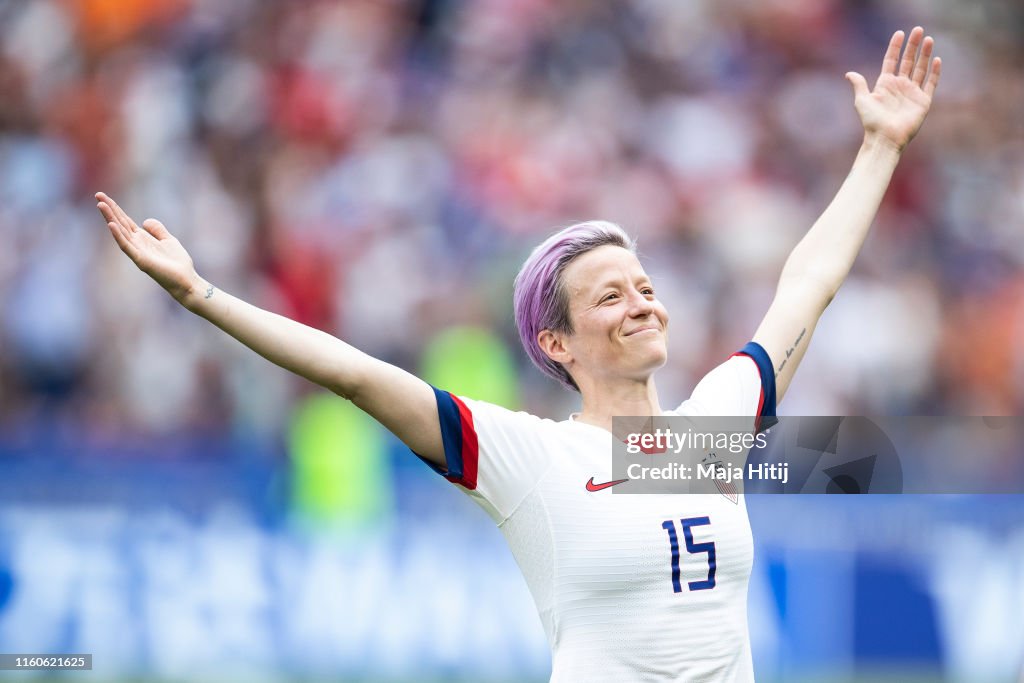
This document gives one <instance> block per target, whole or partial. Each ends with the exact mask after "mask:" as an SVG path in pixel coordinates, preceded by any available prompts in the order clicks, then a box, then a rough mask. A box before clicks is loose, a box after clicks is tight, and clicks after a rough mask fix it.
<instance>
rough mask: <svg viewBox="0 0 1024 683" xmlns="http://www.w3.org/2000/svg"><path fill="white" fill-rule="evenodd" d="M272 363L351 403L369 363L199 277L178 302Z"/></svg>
mask: <svg viewBox="0 0 1024 683" xmlns="http://www.w3.org/2000/svg"><path fill="white" fill-rule="evenodd" d="M179 301H180V303H181V304H182V305H183V306H184V307H185V308H187V309H188V310H190V311H192V312H193V313H195V314H196V315H198V316H200V317H202V318H205V319H206V320H208V321H210V322H211V323H213V324H214V325H216V326H217V327H219V328H220V329H222V330H224V331H225V332H227V333H228V334H229V335H231V336H232V337H234V338H235V339H237V340H238V341H240V342H242V343H243V344H245V345H246V346H248V347H249V348H250V349H252V350H253V351H255V352H256V353H258V354H260V355H261V356H263V357H264V358H266V359H267V360H269V361H270V362H272V363H274V364H276V365H279V366H281V367H282V368H284V369H286V370H289V371H291V372H294V373H296V374H298V375H301V376H302V377H305V378H306V379H308V380H310V381H311V382H315V383H316V384H319V385H320V386H323V387H326V388H327V389H330V390H331V391H334V392H335V393H338V394H340V395H342V396H345V397H346V398H350V397H351V396H352V395H353V393H354V392H355V391H356V390H357V388H358V386H359V381H360V379H359V378H360V377H361V367H362V366H363V365H365V364H366V362H367V360H368V357H366V356H365V354H363V353H362V352H361V351H359V350H358V349H356V348H354V347H352V346H350V345H348V344H346V343H345V342H343V341H341V340H340V339H338V338H336V337H333V336H331V335H329V334H327V333H326V332H322V331H321V330H317V329H315V328H312V327H309V326H307V325H303V324H302V323H299V322H296V321H294V320H290V319H289V318H286V317H284V316H281V315H277V314H276V313H271V312H270V311H265V310H263V309H261V308H258V307H256V306H253V305H252V304H250V303H247V302H245V301H243V300H241V299H239V298H238V297H235V296H232V295H230V294H228V293H227V292H224V291H222V290H220V289H217V288H216V287H214V286H213V285H211V284H210V283H209V282H207V281H205V280H203V279H202V278H200V277H198V276H197V277H196V279H195V281H194V284H193V286H192V287H191V288H190V289H189V291H188V292H187V293H186V294H185V295H184V296H183V297H181V298H180V299H179Z"/></svg>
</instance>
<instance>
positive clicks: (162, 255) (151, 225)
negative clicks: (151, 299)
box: [96, 192, 196, 301]
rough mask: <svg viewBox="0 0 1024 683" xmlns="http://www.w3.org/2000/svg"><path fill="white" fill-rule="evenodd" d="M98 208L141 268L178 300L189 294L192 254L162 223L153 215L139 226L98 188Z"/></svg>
mask: <svg viewBox="0 0 1024 683" xmlns="http://www.w3.org/2000/svg"><path fill="white" fill-rule="evenodd" d="M96 200H97V201H98V202H99V203H98V204H97V205H96V208H98V209H99V210H100V213H101V214H103V218H105V219H106V221H107V227H108V228H109V229H110V234H111V235H113V237H114V240H115V241H116V242H117V246H119V247H121V251H123V252H124V253H125V254H127V255H128V258H130V259H131V260H132V261H134V262H135V265H136V266H138V267H139V270H141V271H142V272H144V273H145V274H146V275H149V276H150V277H151V278H153V279H154V280H156V281H157V283H158V284H159V285H160V286H161V287H163V288H164V289H166V290H167V291H168V292H170V294H171V296H173V297H174V298H175V299H177V300H178V301H182V300H183V299H184V298H185V296H187V295H188V293H189V290H190V288H191V287H192V284H193V283H194V282H195V280H196V272H195V267H194V266H193V264H192V257H191V256H189V255H188V252H187V251H185V247H183V246H181V242H179V241H178V240H177V239H175V237H174V236H173V235H171V233H169V232H168V231H167V228H165V227H164V225H163V223H161V222H160V221H158V220H155V219H153V218H150V219H149V220H147V221H144V222H143V223H142V227H141V228H140V227H139V226H138V225H136V223H135V221H133V220H132V219H131V218H130V217H129V216H128V214H126V213H125V212H124V210H123V209H121V207H120V206H118V205H117V202H115V201H114V200H113V199H111V198H110V197H108V196H107V195H105V194H103V193H102V192H98V193H97V194H96Z"/></svg>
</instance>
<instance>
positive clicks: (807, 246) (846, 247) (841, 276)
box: [779, 137, 900, 305]
mask: <svg viewBox="0 0 1024 683" xmlns="http://www.w3.org/2000/svg"><path fill="white" fill-rule="evenodd" d="M899 160H900V150H898V149H897V148H895V147H894V146H892V145H891V144H888V143H885V142H884V141H880V140H877V139H872V138H870V137H866V138H865V139H864V142H863V144H862V145H861V148H860V151H859V152H858V153H857V158H856V160H854V162H853V168H852V169H851V170H850V174H849V175H848V176H847V177H846V180H845V181H843V184H842V186H841V187H840V188H839V191H838V192H837V193H836V196H835V198H834V199H833V200H832V202H831V203H830V204H829V205H828V208H827V209H825V212H824V213H822V214H821V216H820V217H819V218H818V220H817V221H815V223H814V225H813V226H812V227H811V229H810V230H809V231H808V232H807V234H806V235H805V236H804V238H803V239H802V240H800V242H799V244H797V246H796V248H794V249H793V252H792V253H791V254H790V256H789V258H788V259H787V260H786V265H785V267H784V268H783V269H782V276H781V277H780V279H779V287H780V288H782V287H784V286H786V285H788V284H797V283H799V284H800V285H801V286H807V285H810V286H813V287H814V288H815V289H816V290H820V291H821V293H822V296H823V297H824V298H825V299H826V301H825V302H824V305H827V304H828V302H829V301H831V299H832V297H833V296H835V294H836V292H837V291H838V290H839V287H840V286H841V285H842V284H843V281H844V280H846V276H847V275H848V274H849V272H850V268H852V267H853V262H854V260H855V259H856V258H857V254H858V253H859V252H860V249H861V246H862V245H863V244H864V239H865V238H866V237H867V234H868V229H869V228H870V227H871V223H872V222H873V221H874V219H875V214H876V213H877V212H878V207H879V205H880V204H881V203H882V197H883V196H885V191H886V189H887V188H888V187H889V181H890V180H891V179H892V174H893V171H895V169H896V165H897V164H898V163H899Z"/></svg>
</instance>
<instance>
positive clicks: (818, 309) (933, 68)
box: [754, 27, 942, 401]
mask: <svg viewBox="0 0 1024 683" xmlns="http://www.w3.org/2000/svg"><path fill="white" fill-rule="evenodd" d="M903 39H904V35H903V31H897V32H896V33H895V34H893V37H892V39H891V40H890V41H889V48H888V50H887V51H886V53H885V59H884V60H883V62H882V71H881V73H880V74H879V76H878V80H877V81H876V82H875V87H874V89H873V90H869V89H868V85H867V82H866V81H865V80H864V77H863V76H861V75H860V74H858V73H856V72H852V71H851V72H850V73H848V74H846V78H847V80H849V81H850V83H851V84H852V85H853V91H854V106H855V107H856V109H857V113H858V115H859V116H860V119H861V123H862V124H863V126H864V142H863V143H862V144H861V148H860V152H859V153H858V154H857V158H856V160H855V161H854V162H853V169H852V170H851V171H850V174H849V175H848V176H847V177H846V180H845V181H844V182H843V185H842V187H840V188H839V192H838V193H836V196H835V198H834V199H833V200H832V203H831V204H829V206H828V208H827V209H825V212H824V213H823V214H821V217H819V218H818V220H817V221H816V222H815V223H814V225H813V226H812V227H811V229H810V231H809V232H808V233H807V234H806V235H805V236H804V238H803V239H802V240H800V243H799V244H797V246H796V248H795V249H793V252H792V253H791V254H790V256H789V258H788V259H787V260H786V265H785V266H784V267H783V269H782V276H781V277H780V278H779V286H778V289H777V290H776V293H775V299H774V300H773V301H772V304H771V306H770V307H769V309H768V313H767V314H766V315H765V317H764V320H763V321H762V322H761V325H760V327H758V329H757V332H756V333H755V334H754V341H756V342H758V343H759V344H761V346H763V347H764V349H765V350H766V351H767V352H768V356H769V358H771V359H772V362H773V363H774V364H775V383H776V395H777V399H778V400H779V401H781V400H782V397H783V395H784V394H785V393H786V389H787V388H788V387H789V383H790V381H791V380H792V378H793V373H794V372H795V371H796V368H797V366H799V364H800V361H801V360H802V359H803V355H804V352H805V351H806V350H807V345H808V342H809V341H810V338H811V335H812V334H813V333H814V328H815V326H816V325H817V324H818V319H819V318H820V317H821V314H822V313H823V312H824V310H825V308H826V307H827V306H828V304H829V302H831V301H832V298H833V297H834V296H835V295H836V292H837V291H838V290H839V287H840V286H841V285H842V284H843V281H844V280H846V276H847V275H848V274H849V272H850V268H851V267H852V266H853V261H854V259H855V258H856V257H857V254H858V253H859V252H860V248H861V245H862V244H864V239H865V237H867V234H868V229H869V228H870V227H871V222H872V221H873V220H874V218H875V214H876V213H877V212H878V207H879V205H880V204H881V202H882V197H883V196H884V195H885V190H886V188H888V186H889V181H890V179H891V178H892V174H893V171H894V170H895V169H896V164H897V163H899V160H900V156H901V155H902V153H903V150H904V149H905V148H906V146H907V145H908V144H909V143H910V140H911V139H913V137H914V135H916V134H917V131H918V130H919V129H920V127H921V124H922V123H923V122H924V118H925V116H926V115H927V114H928V109H929V108H930V107H931V103H932V95H933V94H934V92H935V87H936V86H937V85H938V82H939V73H940V70H941V67H942V63H941V61H940V60H939V58H938V57H936V58H934V59H932V49H933V46H934V41H933V40H932V38H931V37H930V36H928V37H925V36H924V30H923V29H922V28H921V27H916V28H915V29H914V30H912V31H911V32H910V38H909V40H908V41H907V46H906V50H904V51H903V56H902V58H901V57H900V50H901V48H902V47H903ZM919 48H920V54H919Z"/></svg>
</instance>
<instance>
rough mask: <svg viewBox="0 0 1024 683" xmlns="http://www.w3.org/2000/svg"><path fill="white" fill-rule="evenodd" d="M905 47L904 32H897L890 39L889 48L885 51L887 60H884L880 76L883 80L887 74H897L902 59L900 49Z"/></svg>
mask: <svg viewBox="0 0 1024 683" xmlns="http://www.w3.org/2000/svg"><path fill="white" fill-rule="evenodd" d="M901 47H903V31H896V33H894V34H892V38H890V39H889V47H888V48H887V49H886V51H885V58H884V59H883V60H882V71H881V73H879V74H878V77H879V78H881V77H882V76H884V75H886V74H895V73H896V65H897V64H898V63H899V59H900V48H901Z"/></svg>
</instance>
